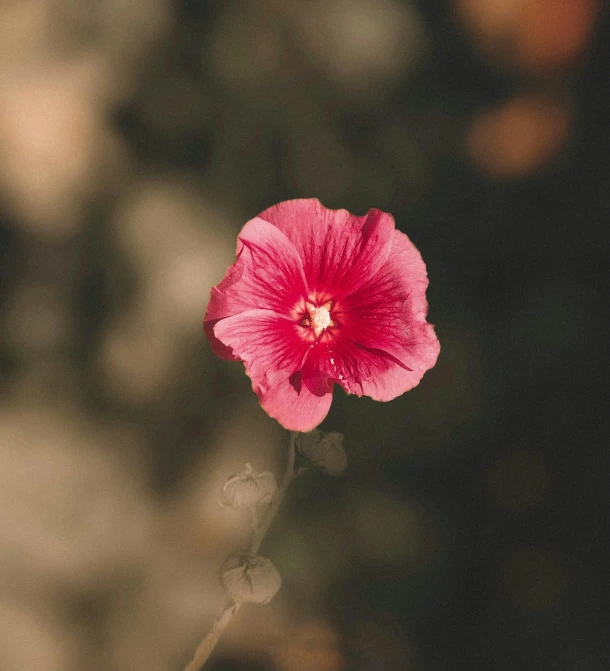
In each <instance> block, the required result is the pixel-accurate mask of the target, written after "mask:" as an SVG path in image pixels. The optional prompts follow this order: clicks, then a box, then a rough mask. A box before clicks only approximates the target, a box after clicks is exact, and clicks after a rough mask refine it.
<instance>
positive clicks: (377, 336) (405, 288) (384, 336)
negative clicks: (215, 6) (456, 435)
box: [335, 231, 439, 371]
mask: <svg viewBox="0 0 610 671" xmlns="http://www.w3.org/2000/svg"><path fill="white" fill-rule="evenodd" d="M427 286H428V276H427V273H426V266H425V264H424V262H423V260H422V258H421V254H420V253H419V252H418V250H417V249H416V247H415V246H414V245H413V243H412V242H411V241H410V240H409V238H408V237H407V236H406V235H405V234H404V233H401V232H400V231H395V232H394V236H393V245H392V249H391V250H390V254H389V256H388V259H387V262H386V264H385V265H384V267H383V268H382V269H381V270H380V271H379V272H378V273H377V275H376V276H375V277H374V278H373V279H372V281H371V282H369V283H368V284H367V285H366V286H364V287H361V288H360V289H358V290H357V291H355V292H353V293H352V294H350V295H349V296H347V297H346V298H345V299H343V300H341V301H340V303H339V304H338V305H337V309H336V311H335V319H336V320H337V321H338V323H339V325H340V327H341V330H342V331H343V332H344V333H345V334H346V335H347V336H348V337H349V338H350V339H351V340H353V341H354V342H356V343H358V345H360V346H362V347H364V348H367V349H368V350H370V351H382V352H384V353H385V355H386V356H388V357H390V358H393V359H395V360H396V361H399V362H401V363H402V364H403V367H404V368H406V369H410V370H412V371H416V370H423V371H426V370H428V369H429V368H432V366H434V364H435V363H436V359H437V357H438V351H439V345H438V339H437V338H436V335H435V334H434V328H433V327H432V326H431V325H430V324H428V323H427V322H426V313H427V309H428V303H427V301H426V288H427Z"/></svg>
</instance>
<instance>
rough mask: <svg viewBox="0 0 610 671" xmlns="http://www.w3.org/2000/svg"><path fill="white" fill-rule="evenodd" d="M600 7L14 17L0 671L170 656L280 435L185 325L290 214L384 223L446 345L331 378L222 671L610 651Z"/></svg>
mask: <svg viewBox="0 0 610 671" xmlns="http://www.w3.org/2000/svg"><path fill="white" fill-rule="evenodd" d="M608 37H609V18H608V12H607V11H606V9H605V5H604V3H602V2H601V0H600V1H597V0H236V1H233V2H231V1H228V0H214V1H212V0H210V1H209V2H205V1H204V0H176V1H175V2H170V0H138V1H137V2H135V1H131V0H95V1H94V0H0V259H1V260H0V367H1V379H0V668H1V669H2V670H3V671H28V670H32V671H82V670H83V669H86V670H87V671H173V670H175V671H179V669H181V668H182V666H183V665H184V664H185V663H186V661H188V659H189V658H190V655H191V653H192V650H193V649H194V646H195V645H196V643H197V641H198V639H199V637H200V636H201V634H202V633H203V632H204V631H206V630H207V629H208V628H209V626H210V624H211V622H212V621H213V619H214V617H215V615H216V613H217V612H218V610H219V608H220V607H221V606H222V604H223V602H224V597H223V593H222V590H221V587H220V585H219V582H218V569H219V567H220V565H221V563H222V561H223V560H224V559H225V558H226V557H227V556H228V555H229V554H230V553H231V552H233V551H234V550H235V549H237V548H240V547H242V546H243V545H244V543H245V542H246V539H247V537H248V530H247V526H246V524H245V522H244V520H243V519H242V518H241V517H240V515H239V514H238V513H237V512H235V511H232V510H230V509H226V508H219V507H218V505H217V498H218V491H219V488H220V486H221V484H222V483H223V481H224V479H225V478H226V477H227V476H228V475H229V474H231V473H233V472H235V471H236V470H239V469H240V468H241V467H243V465H244V463H245V462H246V461H248V462H250V463H252V465H253V466H254V467H255V468H256V469H257V470H273V471H275V472H276V473H277V474H279V473H280V472H281V470H282V469H283V466H284V458H285V454H286V443H287V434H286V432H284V431H283V430H282V429H281V428H280V427H279V426H278V425H277V424H276V423H275V422H274V421H273V420H271V419H269V418H268V417H267V416H266V415H265V414H264V412H263V411H262V410H261V409H260V408H259V407H258V404H257V402H256V398H255V396H254V394H253V393H252V391H251V389H250V385H249V380H248V379H247V377H246V376H245V375H244V373H243V367H242V366H240V365H238V364H229V363H227V362H225V361H221V360H218V359H216V358H214V357H213V356H212V354H211V352H210V349H209V347H208V344H207V342H206V341H205V339H204V336H203V333H202V328H201V322H202V319H203V315H204V311H205V307H206V303H207V298H208V295H209V289H210V287H211V286H212V285H214V284H216V283H218V281H219V280H220V279H221V278H222V276H223V274H224V272H225V270H226V268H227V266H228V265H229V264H230V263H231V262H232V261H233V258H234V249H235V236H236V234H237V233H238V231H239V230H240V228H241V227H242V226H243V224H244V223H245V222H246V221H247V220H248V219H250V218H252V217H253V216H254V215H256V214H257V213H258V212H260V211H261V210H263V209H265V208H266V207H268V206H269V205H272V204H274V203H276V202H278V201H281V200H284V199H288V198H294V197H318V198H320V199H321V200H322V202H323V203H324V204H325V205H326V206H327V207H336V208H339V207H344V208H346V209H348V210H350V211H352V212H354V213H357V214H364V213H365V212H366V211H367V210H368V209H369V208H370V207H377V208H380V209H383V210H386V211H388V212H392V213H393V214H394V215H395V217H396V222H397V226H398V227H399V228H400V229H401V230H403V231H404V232H406V233H407V234H408V235H409V236H410V237H411V238H412V240H413V241H414V242H415V244H416V245H417V247H418V248H419V249H420V250H421V252H422V254H423V257H424V259H425V261H426V263H427V266H428V271H429V275H430V289H429V293H428V298H429V302H430V314H429V319H430V321H431V322H432V323H435V324H436V328H437V333H438V336H439V338H440V340H441V344H442V351H441V356H440V358H439V361H438V364H437V366H436V367H435V368H434V369H433V370H432V371H430V372H429V373H428V374H427V375H426V376H425V378H424V380H423V382H422V383H421V384H420V386H419V387H418V388H417V389H415V390H414V391H412V392H410V393H408V394H406V395H404V396H403V397H401V398H399V399H397V400H395V401H394V402H392V403H389V404H376V403H374V402H373V401H370V400H369V399H360V400H359V399H356V398H354V397H347V396H345V395H344V394H342V393H340V392H336V393H335V401H334V403H333V408H332V410H331V413H330V415H329V417H328V419H327V421H326V422H325V424H324V428H327V429H332V430H338V431H342V432H344V433H345V435H346V439H345V445H346V448H347V451H348V454H349V459H350V467H349V470H348V473H347V474H346V475H345V476H344V477H343V478H340V479H332V478H325V477H324V476H322V475H319V474H314V473H312V474H309V475H307V476H306V477H303V478H301V479H299V480H298V481H297V483H296V484H295V485H294V487H293V490H292V492H291V495H290V496H289V498H288V500H287V501H286V504H285V506H284V508H283V509H282V511H281V514H280V516H279V518H278V519H277V520H276V523H275V525H274V527H273V530H272V532H271V534H270V535H269V536H268V538H267V540H266V541H265V544H264V546H263V553H264V554H265V555H267V556H270V557H272V558H273V561H274V563H275V564H276V565H277V566H278V568H279V570H280V572H281V574H282V575H283V579H284V587H283V589H282V590H281V592H280V593H279V594H278V596H277V597H276V598H275V599H274V601H273V602H272V603H271V604H270V605H268V606H265V607H254V606H252V607H248V608H244V609H243V610H242V611H241V612H240V613H239V616H238V617H236V618H235V621H234V622H233V623H232V624H231V627H230V629H229V630H228V631H227V632H226V635H225V637H224V638H223V639H222V641H221V644H220V646H219V647H218V648H217V650H216V653H215V656H214V658H213V659H212V660H211V661H210V664H209V668H210V670H213V669H216V670H217V671H221V670H224V671H227V670H229V669H232V670H235V671H240V670H243V671H246V670H247V671H267V670H270V671H349V670H355V671H369V670H370V671H403V670H409V671H445V670H447V671H455V670H458V669H468V670H470V671H471V670H473V669H476V670H478V669H482V670H485V669H494V670H495V671H504V670H507V671H508V670H510V671H515V670H521V669H523V670H524V671H525V670H527V671H529V670H533V669H535V670H538V669H542V670H546V669H549V670H553V671H595V670H597V669H600V670H602V669H607V668H608V662H609V660H610V644H609V639H608V628H607V627H608V622H607V594H605V591H604V585H605V580H604V579H605V573H606V571H607V566H608V559H609V558H610V557H609V555H608V552H607V549H606V548H605V544H604V541H605V539H606V536H607V533H608V522H609V520H608V503H609V494H608V491H609V490H608V471H609V468H608V467H609V466H610V464H609V461H608V456H607V454H608V452H607V444H608V442H607V441H608V434H609V429H610V426H609V419H608V409H607V391H608V389H607V387H608V366H607V359H608V357H607V344H608V338H607V334H608V310H607V280H606V274H607V256H608V216H609V214H610V189H609V188H608V183H609V178H610V105H609V101H610V98H609V94H610V90H609V84H610V79H609V78H608V71H609V70H608V66H609V63H610V41H609V39H608Z"/></svg>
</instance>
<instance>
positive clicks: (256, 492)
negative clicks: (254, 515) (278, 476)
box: [219, 464, 277, 508]
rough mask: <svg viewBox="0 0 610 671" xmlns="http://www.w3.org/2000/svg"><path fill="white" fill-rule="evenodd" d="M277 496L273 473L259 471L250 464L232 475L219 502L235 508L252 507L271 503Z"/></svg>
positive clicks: (221, 493)
mask: <svg viewBox="0 0 610 671" xmlns="http://www.w3.org/2000/svg"><path fill="white" fill-rule="evenodd" d="M276 496H277V484H276V482H275V476H274V475H273V473H268V472H266V473H257V472H256V471H255V470H254V469H253V468H252V466H250V464H246V467H245V468H242V470H241V471H239V472H238V473H235V474H234V475H232V476H231V477H230V478H228V480H227V481H226V482H225V483H224V485H223V486H222V490H221V492H220V498H219V503H220V505H221V506H232V507H233V508H252V507H254V506H258V505H264V504H267V503H271V501H273V499H275V497H276Z"/></svg>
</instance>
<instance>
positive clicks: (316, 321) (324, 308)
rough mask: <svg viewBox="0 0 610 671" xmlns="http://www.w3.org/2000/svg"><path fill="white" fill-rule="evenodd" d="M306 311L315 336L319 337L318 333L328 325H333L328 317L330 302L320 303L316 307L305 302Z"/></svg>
mask: <svg viewBox="0 0 610 671" xmlns="http://www.w3.org/2000/svg"><path fill="white" fill-rule="evenodd" d="M307 311H308V312H309V321H310V322H311V328H313V332H314V333H315V334H316V338H319V337H320V333H322V331H324V330H325V329H327V328H328V327H329V326H333V322H332V320H331V318H330V303H326V304H325V305H321V306H320V307H318V308H317V307H315V306H314V305H313V304H312V303H307Z"/></svg>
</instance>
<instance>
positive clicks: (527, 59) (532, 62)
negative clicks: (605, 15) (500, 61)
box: [517, 0, 599, 70]
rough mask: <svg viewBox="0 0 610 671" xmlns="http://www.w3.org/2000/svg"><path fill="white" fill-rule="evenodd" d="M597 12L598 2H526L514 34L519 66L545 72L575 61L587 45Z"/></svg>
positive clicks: (585, 0)
mask: <svg viewBox="0 0 610 671" xmlns="http://www.w3.org/2000/svg"><path fill="white" fill-rule="evenodd" d="M598 9H599V3H598V0H527V1H526V2H525V4H524V5H523V9H522V12H521V16H520V22H519V29H518V32H517V59H518V61H519V63H520V65H521V66H522V67H525V68H527V69H531V70H546V69H552V68H555V67H562V66H565V65H569V64H570V63H572V62H573V61H575V60H576V59H577V58H578V57H579V56H581V54H582V52H583V51H584V49H585V47H586V45H587V43H588V41H589V38H590V36H591V32H592V29H593V26H594V24H595V18H596V16H597V12H598Z"/></svg>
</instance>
